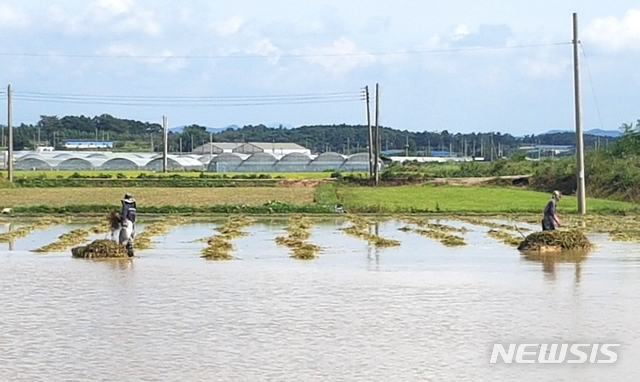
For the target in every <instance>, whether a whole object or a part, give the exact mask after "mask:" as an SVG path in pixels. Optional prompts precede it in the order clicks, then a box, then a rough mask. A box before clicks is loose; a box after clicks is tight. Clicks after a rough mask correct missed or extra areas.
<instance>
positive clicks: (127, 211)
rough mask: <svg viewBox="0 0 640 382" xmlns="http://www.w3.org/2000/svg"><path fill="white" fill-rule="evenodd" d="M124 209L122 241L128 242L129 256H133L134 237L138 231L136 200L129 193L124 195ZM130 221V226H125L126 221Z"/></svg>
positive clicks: (121, 214) (121, 219)
mask: <svg viewBox="0 0 640 382" xmlns="http://www.w3.org/2000/svg"><path fill="white" fill-rule="evenodd" d="M121 203H122V210H121V211H120V221H121V224H122V225H123V227H122V228H123V229H122V230H121V231H120V243H121V244H124V243H126V248H127V252H128V253H129V256H133V238H134V236H135V233H136V200H135V199H134V198H133V196H132V195H131V194H129V193H127V194H125V195H124V198H122V200H121ZM127 221H129V222H130V223H128V224H131V227H130V229H127V228H129V227H125V226H124V223H125V222H127Z"/></svg>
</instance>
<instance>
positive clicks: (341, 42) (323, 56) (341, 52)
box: [303, 37, 376, 75]
mask: <svg viewBox="0 0 640 382" xmlns="http://www.w3.org/2000/svg"><path fill="white" fill-rule="evenodd" d="M303 54H305V55H309V57H307V58H306V59H307V60H308V61H309V62H312V63H314V64H318V65H320V66H322V67H324V69H325V70H326V71H328V72H330V73H333V74H336V75H340V74H345V73H348V72H350V71H351V70H353V69H355V68H357V67H358V66H362V65H368V64H371V63H373V62H375V61H376V58H375V56H373V55H371V54H369V53H367V52H365V51H363V50H358V47H357V46H356V44H355V43H354V42H353V41H351V40H349V39H347V38H344V37H343V38H341V39H338V40H336V41H334V42H333V43H332V44H331V45H329V46H324V47H318V48H307V49H305V50H304V52H303Z"/></svg>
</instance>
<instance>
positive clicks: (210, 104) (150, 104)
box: [13, 96, 363, 107]
mask: <svg viewBox="0 0 640 382" xmlns="http://www.w3.org/2000/svg"><path fill="white" fill-rule="evenodd" d="M13 98H14V99H15V100H20V101H25V102H44V103H65V104H82V105H111V106H138V107H142V106H147V107H157V106H172V107H180V106H183V107H238V106H270V105H272V106H277V105H301V104H324V103H346V102H361V101H362V100H363V99H362V98H353V97H352V98H338V99H317V100H284V101H283V100H274V101H260V102H235V103H233V102H227V103H220V102H195V103H194V102H192V103H184V102H182V103H181V102H131V101H129V102H127V101H115V100H114V101H94V100H79V99H74V100H68V99H55V98H50V99H45V98H29V97H24V96H15V97H13Z"/></svg>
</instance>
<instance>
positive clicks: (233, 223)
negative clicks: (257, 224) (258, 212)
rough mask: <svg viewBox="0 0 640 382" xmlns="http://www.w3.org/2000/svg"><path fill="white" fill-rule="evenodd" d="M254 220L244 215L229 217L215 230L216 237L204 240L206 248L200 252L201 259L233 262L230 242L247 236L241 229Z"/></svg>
mask: <svg viewBox="0 0 640 382" xmlns="http://www.w3.org/2000/svg"><path fill="white" fill-rule="evenodd" d="M253 222H254V220H253V219H252V218H250V217H247V216H244V215H234V216H229V218H227V221H226V222H225V223H224V224H223V225H222V226H220V227H218V228H216V230H217V231H218V232H219V234H218V235H214V236H211V237H209V238H206V239H204V240H203V241H206V242H207V246H206V247H205V248H204V249H203V250H202V257H203V258H205V259H209V260H217V261H222V260H233V256H232V255H231V251H233V244H231V240H233V239H235V238H238V237H241V236H245V235H247V233H246V232H244V231H242V228H244V227H247V226H250V225H251V224H253Z"/></svg>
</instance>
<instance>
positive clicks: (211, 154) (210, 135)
mask: <svg viewBox="0 0 640 382" xmlns="http://www.w3.org/2000/svg"><path fill="white" fill-rule="evenodd" d="M203 154H204V152H203ZM209 157H213V132H211V133H209ZM209 159H211V158H209Z"/></svg>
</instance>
